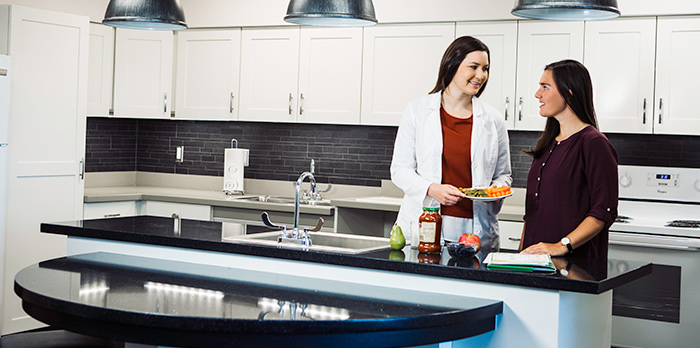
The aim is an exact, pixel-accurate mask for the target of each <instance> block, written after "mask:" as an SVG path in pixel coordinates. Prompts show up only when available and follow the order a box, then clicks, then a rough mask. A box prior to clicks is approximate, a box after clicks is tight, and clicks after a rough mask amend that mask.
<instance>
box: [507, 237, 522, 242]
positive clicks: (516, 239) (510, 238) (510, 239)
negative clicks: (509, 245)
mask: <svg viewBox="0 0 700 348" xmlns="http://www.w3.org/2000/svg"><path fill="white" fill-rule="evenodd" d="M508 240H509V241H511V242H519V241H520V238H513V237H508Z"/></svg>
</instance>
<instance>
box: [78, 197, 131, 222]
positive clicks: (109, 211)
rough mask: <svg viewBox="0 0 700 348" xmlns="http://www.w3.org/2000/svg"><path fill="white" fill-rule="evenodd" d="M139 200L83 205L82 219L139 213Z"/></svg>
mask: <svg viewBox="0 0 700 348" xmlns="http://www.w3.org/2000/svg"><path fill="white" fill-rule="evenodd" d="M141 205H142V202H141V201H123V202H98V203H85V204H84V205H83V219H86V220H87V219H102V218H115V217H124V216H137V215H141V214H140V213H139V212H140V207H141Z"/></svg>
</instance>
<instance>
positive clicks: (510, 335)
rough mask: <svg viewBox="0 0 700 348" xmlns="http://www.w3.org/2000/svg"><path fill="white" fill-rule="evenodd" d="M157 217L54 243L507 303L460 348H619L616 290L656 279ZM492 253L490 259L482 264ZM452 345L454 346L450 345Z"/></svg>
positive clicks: (75, 249)
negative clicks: (309, 240)
mask: <svg viewBox="0 0 700 348" xmlns="http://www.w3.org/2000/svg"><path fill="white" fill-rule="evenodd" d="M176 220H177V219H168V218H158V217H149V216H139V217H127V218H115V219H98V220H84V221H73V222H64V223H47V224H42V227H41V228H42V231H43V232H46V233H54V234H62V235H67V236H68V255H69V256H71V255H79V254H88V253H94V252H108V253H115V254H122V255H131V256H138V257H149V258H155V259H160V260H170V261H178V262H186V263H188V264H203V265H211V266H220V267H226V268H230V269H239V270H245V271H247V272H257V273H258V274H260V275H261V276H262V275H269V274H276V275H285V276H290V277H299V278H300V279H301V278H303V279H307V278H312V279H318V280H324V282H323V283H325V284H326V285H319V288H318V289H316V290H317V291H324V292H330V293H333V292H337V291H338V289H337V288H334V287H332V286H330V285H328V284H333V283H334V282H342V283H343V284H347V286H344V287H343V289H342V294H344V295H353V296H372V293H367V292H366V291H363V289H366V288H365V287H366V286H374V287H380V288H387V289H397V290H411V291H417V292H424V293H430V294H431V295H430V296H426V297H424V299H423V300H422V301H421V303H422V304H424V305H432V306H439V305H442V306H450V305H451V304H453V303H454V301H455V297H457V298H459V297H465V298H480V299H487V300H495V301H502V302H503V304H504V307H503V314H502V315H501V316H499V320H498V323H497V326H496V329H495V330H494V331H491V332H488V333H485V334H482V335H479V336H476V337H472V338H468V339H462V340H455V341H451V344H452V346H455V347H462V346H469V345H470V344H478V346H480V347H506V346H519V347H605V346H607V347H609V346H610V334H611V332H610V323H611V303H612V291H611V290H612V289H613V288H615V287H616V286H619V285H622V284H625V283H628V282H630V281H632V280H635V279H638V278H640V277H643V276H645V275H647V274H650V273H651V265H650V264H637V265H628V266H629V267H628V268H627V270H625V271H618V270H617V269H616V268H614V267H613V268H610V269H609V268H608V260H576V259H567V258H563V259H558V260H557V264H558V265H559V267H560V269H561V271H559V272H557V273H555V274H531V273H519V272H503V271H493V270H488V269H485V267H484V266H483V265H481V263H480V261H479V260H480V259H479V258H478V257H479V256H481V255H477V258H475V259H472V260H467V261H466V262H465V261H461V260H460V261H457V260H453V259H451V258H450V257H449V255H447V253H446V252H443V253H442V254H438V255H426V254H420V253H417V252H416V251H415V250H413V249H411V248H410V246H407V247H406V248H404V250H402V251H401V252H394V253H391V252H390V251H389V250H384V251H376V252H371V253H366V254H359V255H343V254H337V253H327V252H320V251H305V250H301V249H298V248H284V247H266V246H260V245H254V244H248V243H240V242H235V241H227V240H225V239H223V238H222V233H223V231H224V230H225V225H224V223H221V222H211V221H195V220H184V219H183V220H182V221H180V223H179V224H178V223H177V221H176ZM485 252H486V251H485V250H484V251H482V254H483V253H485ZM446 340H447V341H450V339H449V338H446Z"/></svg>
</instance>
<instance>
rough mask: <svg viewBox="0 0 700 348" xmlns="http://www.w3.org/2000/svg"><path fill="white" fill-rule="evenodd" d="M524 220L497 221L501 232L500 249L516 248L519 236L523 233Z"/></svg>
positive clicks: (518, 243)
mask: <svg viewBox="0 0 700 348" xmlns="http://www.w3.org/2000/svg"><path fill="white" fill-rule="evenodd" d="M524 224H525V223H524V222H522V221H499V222H498V226H499V228H500V232H501V238H500V239H501V249H506V250H518V247H519V246H520V238H521V237H522V234H523V226H524Z"/></svg>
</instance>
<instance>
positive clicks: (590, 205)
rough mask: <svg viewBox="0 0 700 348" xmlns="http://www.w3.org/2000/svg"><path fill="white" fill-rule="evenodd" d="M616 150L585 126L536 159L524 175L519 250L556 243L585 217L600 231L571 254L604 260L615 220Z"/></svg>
mask: <svg viewBox="0 0 700 348" xmlns="http://www.w3.org/2000/svg"><path fill="white" fill-rule="evenodd" d="M617 196H618V187H617V152H616V151H615V148H614V147H613V146H612V144H611V143H610V141H608V138H606V137H605V135H603V133H601V132H599V131H598V130H597V129H596V128H595V127H592V126H588V127H586V128H584V129H583V130H581V131H579V132H578V133H576V134H574V135H572V136H570V137H569V138H567V139H565V140H562V141H560V142H557V141H554V142H553V143H552V145H551V147H550V149H549V151H548V152H545V154H544V155H542V157H540V158H537V159H534V160H533V162H532V166H531V167H530V173H529V174H528V177H527V195H526V199H525V232H524V235H523V238H524V239H523V248H527V247H528V246H530V245H533V244H537V243H539V242H545V243H558V242H559V241H561V239H562V238H564V237H565V236H566V235H567V234H569V233H570V232H571V231H573V230H574V229H575V228H576V227H577V226H578V225H579V224H580V223H581V222H582V221H583V219H585V218H586V217H588V216H592V217H594V218H596V219H598V220H601V221H603V222H604V223H605V227H604V228H603V230H602V231H601V232H600V233H599V234H598V235H596V236H595V237H593V239H591V240H590V241H588V242H587V243H585V244H584V245H580V246H578V247H577V248H576V249H574V251H573V253H572V254H573V255H580V256H584V257H606V258H607V255H608V229H609V228H610V225H612V223H613V222H614V221H615V218H616V217H617Z"/></svg>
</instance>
